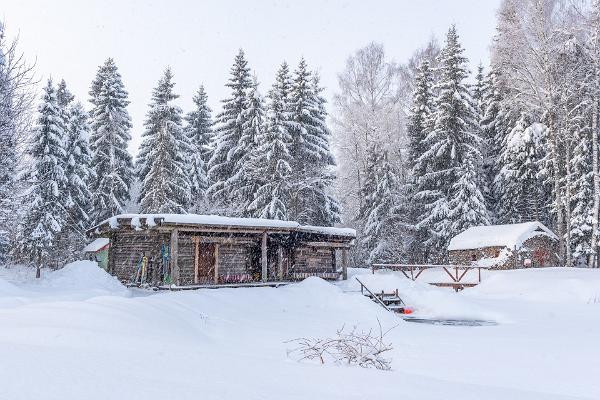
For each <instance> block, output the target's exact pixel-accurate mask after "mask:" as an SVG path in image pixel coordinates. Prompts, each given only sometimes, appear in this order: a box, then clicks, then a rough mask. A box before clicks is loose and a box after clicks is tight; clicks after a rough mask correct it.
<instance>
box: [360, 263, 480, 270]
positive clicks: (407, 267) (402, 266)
mask: <svg viewBox="0 0 600 400" xmlns="http://www.w3.org/2000/svg"><path fill="white" fill-rule="evenodd" d="M444 267H446V268H456V267H458V268H467V269H475V268H483V269H489V268H490V267H482V266H479V265H456V264H439V265H436V264H372V268H373V270H377V269H390V270H394V271H401V270H405V271H410V269H411V268H419V269H423V268H444Z"/></svg>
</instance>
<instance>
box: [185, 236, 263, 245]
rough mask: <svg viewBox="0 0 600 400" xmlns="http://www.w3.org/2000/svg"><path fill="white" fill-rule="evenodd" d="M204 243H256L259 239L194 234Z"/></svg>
mask: <svg viewBox="0 0 600 400" xmlns="http://www.w3.org/2000/svg"><path fill="white" fill-rule="evenodd" d="M194 238H198V240H200V241H201V242H202V243H219V244H252V245H254V244H256V243H258V239H251V238H238V237H214V236H212V237H211V236H194Z"/></svg>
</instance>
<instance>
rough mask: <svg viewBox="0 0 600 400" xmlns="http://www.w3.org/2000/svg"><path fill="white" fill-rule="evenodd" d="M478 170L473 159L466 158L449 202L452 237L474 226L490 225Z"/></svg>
mask: <svg viewBox="0 0 600 400" xmlns="http://www.w3.org/2000/svg"><path fill="white" fill-rule="evenodd" d="M478 178H479V177H478V170H477V168H476V166H475V165H474V164H473V160H472V159H471V158H466V159H465V161H464V164H463V165H462V173H461V174H460V176H459V178H458V181H457V182H456V183H454V185H453V187H452V198H451V199H450V200H449V202H448V218H449V219H450V221H452V223H451V225H450V235H449V236H450V237H453V236H456V235H458V234H459V233H461V232H463V231H465V230H467V229H468V228H470V227H472V226H478V225H489V224H490V219H489V216H488V213H487V208H486V206H485V200H484V198H483V194H482V193H481V191H480V190H479V187H478V182H479V179H478Z"/></svg>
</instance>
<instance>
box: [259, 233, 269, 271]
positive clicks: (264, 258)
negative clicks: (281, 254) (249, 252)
mask: <svg viewBox="0 0 600 400" xmlns="http://www.w3.org/2000/svg"><path fill="white" fill-rule="evenodd" d="M260 264H261V266H262V274H261V277H262V281H263V282H266V281H267V266H268V264H267V232H263V235H262V245H261V248H260Z"/></svg>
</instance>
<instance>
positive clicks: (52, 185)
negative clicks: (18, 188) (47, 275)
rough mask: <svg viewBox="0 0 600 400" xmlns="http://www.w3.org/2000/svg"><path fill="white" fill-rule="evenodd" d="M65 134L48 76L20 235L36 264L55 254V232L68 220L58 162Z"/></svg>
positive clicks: (62, 155) (62, 174)
mask: <svg viewBox="0 0 600 400" xmlns="http://www.w3.org/2000/svg"><path fill="white" fill-rule="evenodd" d="M65 135H66V133H65V126H64V125H63V124H62V118H61V111H60V107H59V104H58V101H57V98H56V90H55V89H54V86H53V84H52V80H48V84H47V85H46V87H45V88H44V94H43V98H42V104H41V105H40V108H39V116H38V120H37V126H36V127H35V129H34V131H33V138H32V139H33V140H32V146H31V148H30V149H29V156H30V158H31V160H32V169H31V171H30V172H29V174H28V180H29V183H30V191H29V194H28V196H29V197H28V201H29V203H28V206H29V209H28V212H27V215H26V218H25V221H24V224H23V230H22V231H21V232H20V238H19V241H20V244H21V246H22V251H23V253H24V254H28V255H29V258H30V261H31V262H33V263H35V264H36V265H37V266H38V267H40V266H41V265H42V263H43V262H45V261H47V260H48V258H49V257H50V256H51V255H54V245H55V244H56V238H57V235H58V234H60V232H61V231H62V230H63V228H64V227H65V225H66V224H67V220H68V210H67V209H66V208H65V205H64V196H65V193H66V187H67V185H68V182H67V177H66V174H65V171H64V169H63V164H62V162H61V161H62V160H64V159H65V158H66V153H65V149H64V138H65Z"/></svg>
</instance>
